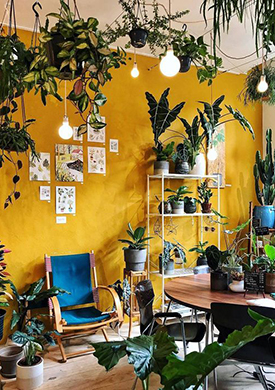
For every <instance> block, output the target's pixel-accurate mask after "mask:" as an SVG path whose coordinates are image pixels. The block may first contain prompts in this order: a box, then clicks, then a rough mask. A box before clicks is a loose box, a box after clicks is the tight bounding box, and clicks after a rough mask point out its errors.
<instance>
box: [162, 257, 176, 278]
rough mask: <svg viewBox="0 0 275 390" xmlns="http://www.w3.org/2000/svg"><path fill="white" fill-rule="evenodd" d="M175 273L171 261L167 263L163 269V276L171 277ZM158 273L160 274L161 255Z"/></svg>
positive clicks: (172, 261)
mask: <svg viewBox="0 0 275 390" xmlns="http://www.w3.org/2000/svg"><path fill="white" fill-rule="evenodd" d="M174 271H175V263H174V260H173V259H170V261H168V263H167V265H166V267H165V268H164V274H165V275H173V274H174ZM159 273H160V274H162V255H161V254H160V255H159Z"/></svg>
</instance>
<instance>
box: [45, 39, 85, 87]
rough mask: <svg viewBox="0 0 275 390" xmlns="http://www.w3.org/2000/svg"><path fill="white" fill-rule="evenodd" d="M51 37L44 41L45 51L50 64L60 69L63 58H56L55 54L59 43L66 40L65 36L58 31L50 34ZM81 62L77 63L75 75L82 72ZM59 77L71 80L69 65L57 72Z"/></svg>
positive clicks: (59, 49)
mask: <svg viewBox="0 0 275 390" xmlns="http://www.w3.org/2000/svg"><path fill="white" fill-rule="evenodd" d="M52 36H53V39H52V40H50V41H49V42H47V43H46V45H45V47H46V51H47V57H48V60H49V64H50V65H51V66H55V67H56V68H57V69H60V66H61V64H62V62H63V58H58V57H57V55H58V53H59V52H60V51H61V47H60V46H59V44H60V43H63V42H65V41H66V38H64V37H63V35H62V34H60V33H55V34H52ZM82 70H83V68H82V62H78V63H77V70H76V71H75V77H78V76H80V75H81V73H82ZM59 78H60V79H62V80H72V71H71V70H70V68H69V66H65V67H64V68H63V69H62V72H60V74H59Z"/></svg>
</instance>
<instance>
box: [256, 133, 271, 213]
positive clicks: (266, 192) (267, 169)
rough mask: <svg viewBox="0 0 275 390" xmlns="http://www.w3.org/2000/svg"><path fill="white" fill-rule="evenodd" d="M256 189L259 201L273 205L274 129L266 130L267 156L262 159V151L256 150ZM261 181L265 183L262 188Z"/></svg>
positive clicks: (265, 204) (263, 204)
mask: <svg viewBox="0 0 275 390" xmlns="http://www.w3.org/2000/svg"><path fill="white" fill-rule="evenodd" d="M274 158H275V153H274ZM253 173H254V178H255V190H256V196H257V199H258V201H259V203H260V204H261V205H262V206H269V205H272V204H273V202H274V198H275V171H274V159H273V155H272V130H271V129H268V130H266V156H265V159H262V157H261V152H260V151H259V150H258V151H257V152H256V162H255V165H254V170H253ZM260 181H261V182H262V184H263V188H262V190H261V187H260Z"/></svg>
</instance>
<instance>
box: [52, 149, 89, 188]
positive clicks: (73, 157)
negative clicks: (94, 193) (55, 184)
mask: <svg viewBox="0 0 275 390" xmlns="http://www.w3.org/2000/svg"><path fill="white" fill-rule="evenodd" d="M55 178H56V180H57V181H80V182H83V146H80V145H63V144H57V145H55Z"/></svg>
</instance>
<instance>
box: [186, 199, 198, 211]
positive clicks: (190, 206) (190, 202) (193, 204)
mask: <svg viewBox="0 0 275 390" xmlns="http://www.w3.org/2000/svg"><path fill="white" fill-rule="evenodd" d="M197 202H198V200H197V199H196V198H191V197H190V196H185V197H184V212H185V213H186V214H194V213H195V212H196V211H197Z"/></svg>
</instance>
